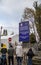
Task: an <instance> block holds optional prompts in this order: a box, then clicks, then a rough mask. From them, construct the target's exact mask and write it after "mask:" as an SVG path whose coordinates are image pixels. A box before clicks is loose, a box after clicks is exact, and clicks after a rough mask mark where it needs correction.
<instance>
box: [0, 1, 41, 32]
mask: <svg viewBox="0 0 41 65" xmlns="http://www.w3.org/2000/svg"><path fill="white" fill-rule="evenodd" d="M34 1H38V3H41V0H0V26H3V27H14V31H15V30H16V31H18V28H17V27H18V23H19V22H20V21H21V18H22V14H23V12H24V9H25V7H29V8H33V2H34ZM16 31H15V32H16Z"/></svg>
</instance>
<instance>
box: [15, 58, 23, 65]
mask: <svg viewBox="0 0 41 65" xmlns="http://www.w3.org/2000/svg"><path fill="white" fill-rule="evenodd" d="M16 59H17V65H22V57H17V58H16Z"/></svg>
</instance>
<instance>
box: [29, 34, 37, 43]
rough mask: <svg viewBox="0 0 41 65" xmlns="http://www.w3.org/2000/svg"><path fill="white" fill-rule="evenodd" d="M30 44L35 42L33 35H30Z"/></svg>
mask: <svg viewBox="0 0 41 65" xmlns="http://www.w3.org/2000/svg"><path fill="white" fill-rule="evenodd" d="M30 42H31V43H35V42H36V38H35V35H34V34H33V33H32V34H31V35H30Z"/></svg>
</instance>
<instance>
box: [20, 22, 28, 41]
mask: <svg viewBox="0 0 41 65" xmlns="http://www.w3.org/2000/svg"><path fill="white" fill-rule="evenodd" d="M19 41H22V42H29V21H24V22H21V23H19Z"/></svg>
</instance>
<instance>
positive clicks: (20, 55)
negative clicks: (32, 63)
mask: <svg viewBox="0 0 41 65" xmlns="http://www.w3.org/2000/svg"><path fill="white" fill-rule="evenodd" d="M16 59H17V65H22V59H23V49H22V46H21V44H20V43H19V44H18V45H17V46H16Z"/></svg>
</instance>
